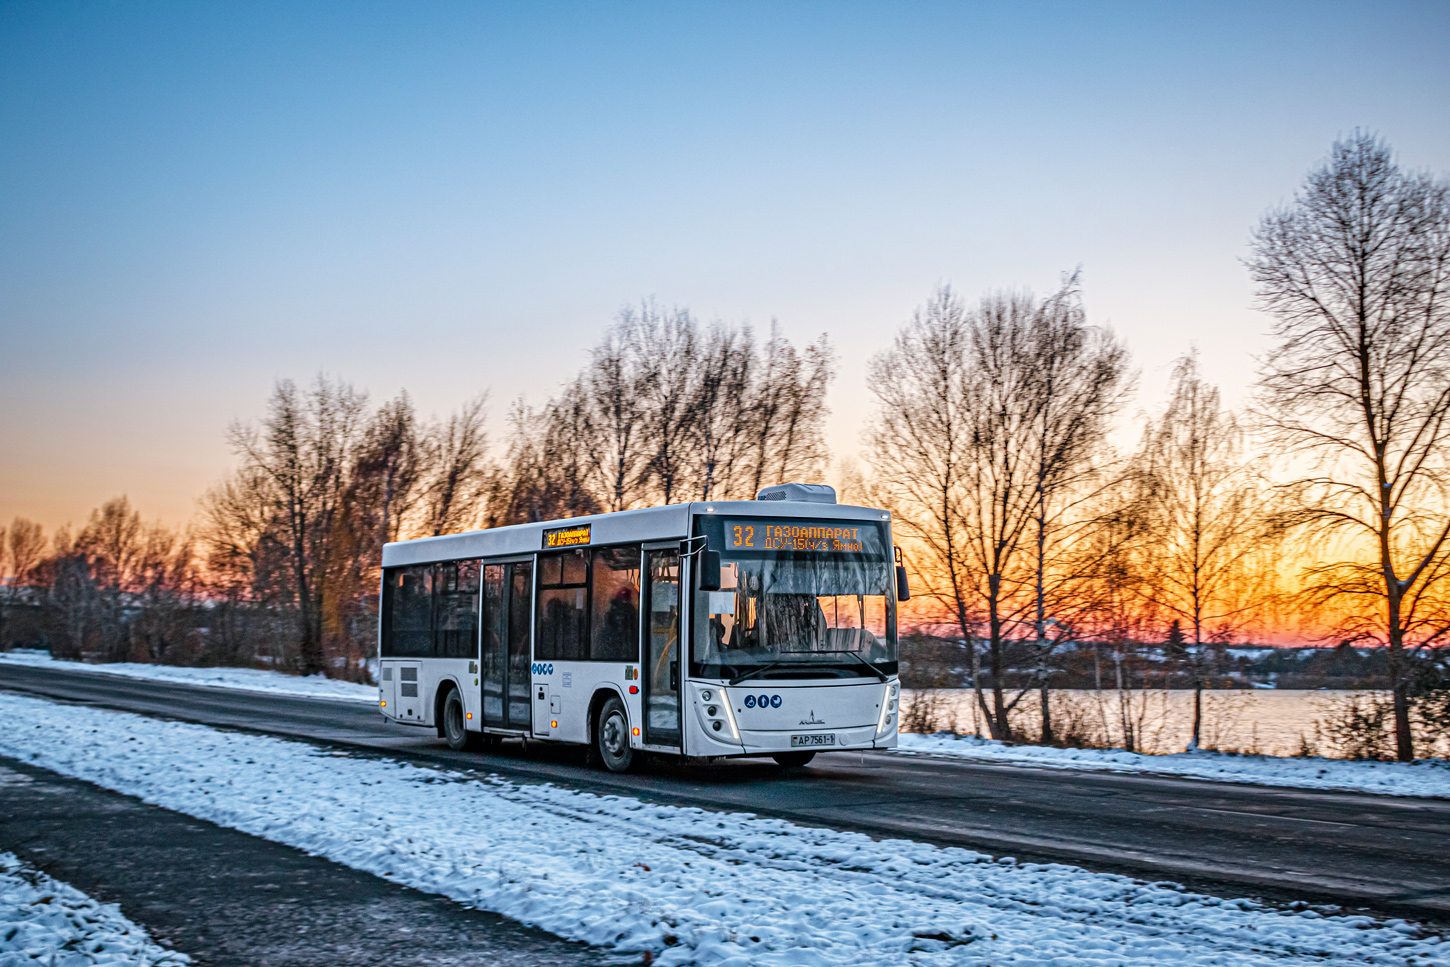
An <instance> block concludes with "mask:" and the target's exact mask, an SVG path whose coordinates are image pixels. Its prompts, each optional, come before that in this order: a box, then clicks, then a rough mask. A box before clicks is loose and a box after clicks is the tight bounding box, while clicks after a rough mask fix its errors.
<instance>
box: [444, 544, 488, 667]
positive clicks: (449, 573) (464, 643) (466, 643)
mask: <svg viewBox="0 0 1450 967" xmlns="http://www.w3.org/2000/svg"><path fill="white" fill-rule="evenodd" d="M437 568H438V571H437V574H436V576H435V578H434V587H435V588H436V594H435V598H434V608H435V611H434V622H433V635H434V647H433V654H434V655H436V656H438V657H439V658H473V657H475V649H476V648H477V647H478V561H476V560H473V561H449V562H448V563H446V564H439V565H437Z"/></svg>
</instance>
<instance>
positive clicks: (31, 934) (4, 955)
mask: <svg viewBox="0 0 1450 967" xmlns="http://www.w3.org/2000/svg"><path fill="white" fill-rule="evenodd" d="M190 962H191V958H189V957H187V956H186V955H185V954H179V953H176V952H175V951H171V950H167V949H165V948H163V947H159V946H157V945H156V944H155V943H153V942H152V941H151V938H150V937H149V936H148V935H147V933H146V931H145V930H144V929H143V928H141V927H138V926H137V925H136V924H134V923H132V922H131V921H130V920H127V919H126V918H125V917H123V916H122V915H121V909H120V907H118V906H116V905H115V904H113V903H97V902H96V901H95V900H92V899H91V898H90V897H88V896H86V895H85V894H84V893H82V892H81V891H80V890H77V889H76V888H75V887H73V886H70V885H69V884H66V883H62V882H60V881H59V880H52V879H51V878H50V877H48V876H46V875H45V874H44V873H41V872H39V871H37V870H34V869H31V868H30V867H28V866H26V865H25V864H24V863H22V862H20V860H18V859H16V857H15V856H14V854H12V853H0V967H20V965H22V964H43V965H46V967H88V965H91V964H118V965H119V964H127V965H145V967H181V965H183V964H188V963H190Z"/></svg>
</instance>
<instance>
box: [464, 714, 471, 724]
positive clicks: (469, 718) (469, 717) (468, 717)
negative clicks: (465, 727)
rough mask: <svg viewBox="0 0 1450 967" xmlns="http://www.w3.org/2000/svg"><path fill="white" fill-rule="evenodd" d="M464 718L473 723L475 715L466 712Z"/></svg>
mask: <svg viewBox="0 0 1450 967" xmlns="http://www.w3.org/2000/svg"><path fill="white" fill-rule="evenodd" d="M464 718H466V719H468V721H470V722H472V721H473V713H472V712H465V713H464Z"/></svg>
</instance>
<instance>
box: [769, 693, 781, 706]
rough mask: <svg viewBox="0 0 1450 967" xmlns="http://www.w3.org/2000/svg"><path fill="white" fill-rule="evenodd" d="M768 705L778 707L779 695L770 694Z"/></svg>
mask: <svg viewBox="0 0 1450 967" xmlns="http://www.w3.org/2000/svg"><path fill="white" fill-rule="evenodd" d="M770 707H771V708H780V696H779V695H772V696H770Z"/></svg>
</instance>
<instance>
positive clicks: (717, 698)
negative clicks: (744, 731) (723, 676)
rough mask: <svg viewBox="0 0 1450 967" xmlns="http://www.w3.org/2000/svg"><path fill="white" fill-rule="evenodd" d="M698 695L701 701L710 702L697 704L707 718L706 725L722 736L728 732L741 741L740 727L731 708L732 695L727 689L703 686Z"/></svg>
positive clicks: (705, 718) (701, 714)
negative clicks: (737, 725) (727, 692)
mask: <svg viewBox="0 0 1450 967" xmlns="http://www.w3.org/2000/svg"><path fill="white" fill-rule="evenodd" d="M696 695H697V696H698V697H699V699H700V701H701V702H708V703H709V704H707V705H696V706H695V707H696V709H698V710H699V712H700V716H701V717H702V718H703V719H704V720H705V727H706V728H707V729H709V731H710V732H712V733H714V734H716V735H720V736H721V737H722V738H723V737H724V735H725V734H727V732H728V734H729V736H730V738H732V739H734V740H735V741H737V742H738V741H740V729H739V728H737V727H736V725H735V713H734V711H733V710H732V709H731V708H730V696H729V695H727V694H726V693H725V689H723V688H702V689H701V690H700V691H699V692H697V693H696Z"/></svg>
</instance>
